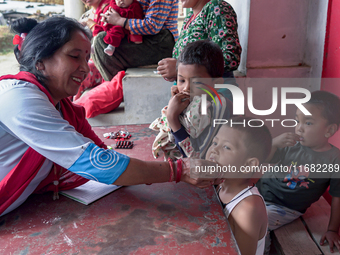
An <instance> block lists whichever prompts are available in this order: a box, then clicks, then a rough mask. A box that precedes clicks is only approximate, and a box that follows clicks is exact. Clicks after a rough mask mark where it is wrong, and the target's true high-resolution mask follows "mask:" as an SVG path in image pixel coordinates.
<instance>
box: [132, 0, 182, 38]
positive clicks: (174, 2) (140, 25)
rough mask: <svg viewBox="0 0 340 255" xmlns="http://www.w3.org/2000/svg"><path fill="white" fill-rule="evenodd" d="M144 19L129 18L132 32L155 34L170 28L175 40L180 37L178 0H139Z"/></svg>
mask: <svg viewBox="0 0 340 255" xmlns="http://www.w3.org/2000/svg"><path fill="white" fill-rule="evenodd" d="M139 3H140V4H141V6H142V8H143V11H144V15H145V17H144V19H129V27H130V32H131V34H135V35H154V34H157V33H158V32H159V31H160V30H161V29H168V30H169V31H170V32H171V33H172V35H173V36H174V38H175V40H177V38H178V29H177V15H178V0H139Z"/></svg>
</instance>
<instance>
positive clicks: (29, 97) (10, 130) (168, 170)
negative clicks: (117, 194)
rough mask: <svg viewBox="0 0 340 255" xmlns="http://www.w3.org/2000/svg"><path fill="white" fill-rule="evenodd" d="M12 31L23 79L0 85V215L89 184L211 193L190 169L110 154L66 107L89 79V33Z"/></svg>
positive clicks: (51, 27) (55, 26)
mask: <svg viewBox="0 0 340 255" xmlns="http://www.w3.org/2000/svg"><path fill="white" fill-rule="evenodd" d="M12 28H13V29H14V31H16V32H18V33H19V34H20V36H19V35H17V36H16V37H15V40H14V42H15V43H16V44H17V46H16V47H15V55H16V57H17V60H18V62H19V64H20V72H19V73H18V74H17V75H6V76H2V77H1V78H0V109H1V110H0V139H1V143H0V215H4V214H6V213H8V212H10V211H11V210H13V209H15V208H16V207H18V206H19V205H20V204H22V203H23V202H24V201H25V200H26V199H27V197H28V196H29V195H30V194H32V193H33V192H45V191H54V192H55V193H54V194H55V195H56V196H57V193H58V190H65V189H70V188H74V187H77V186H79V185H82V184H83V183H85V182H87V181H88V180H89V179H90V180H95V181H98V182H102V183H107V184H116V185H125V186H127V185H134V184H143V183H156V182H166V181H177V182H178V181H185V182H188V183H192V184H195V185H196V186H198V187H206V186H209V185H211V182H210V180H200V179H192V178H190V169H189V167H187V166H189V164H185V162H181V161H179V162H177V163H174V162H144V161H140V160H137V159H133V158H129V157H127V156H125V155H123V154H120V153H117V152H116V151H113V150H107V147H106V145H105V144H104V143H103V142H102V141H101V140H100V139H99V138H98V136H97V135H96V134H95V133H94V132H93V131H92V129H91V126H90V125H89V123H88V122H87V120H86V118H85V112H84V109H83V108H82V107H80V106H76V105H74V104H73V103H72V102H71V101H70V100H69V99H68V97H70V96H73V95H75V94H76V93H77V91H78V88H79V86H80V84H81V82H82V81H83V80H84V79H85V77H86V76H87V74H88V72H89V67H88V64H87V62H88V60H89V58H90V51H91V43H90V38H91V34H90V33H89V32H88V30H86V29H85V28H84V27H83V25H81V24H80V23H79V22H77V21H75V20H73V19H68V18H61V17H53V18H49V19H47V20H45V21H43V22H41V23H37V21H35V20H32V19H26V18H22V19H19V20H17V21H15V22H14V23H13V25H12ZM182 163H183V164H182Z"/></svg>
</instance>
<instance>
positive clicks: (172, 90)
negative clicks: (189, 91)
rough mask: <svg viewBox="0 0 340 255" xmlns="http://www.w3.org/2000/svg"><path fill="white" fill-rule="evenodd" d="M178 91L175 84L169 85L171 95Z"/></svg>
mask: <svg viewBox="0 0 340 255" xmlns="http://www.w3.org/2000/svg"><path fill="white" fill-rule="evenodd" d="M178 93H179V90H178V87H177V85H174V86H172V87H171V97H173V96H174V95H176V94H178Z"/></svg>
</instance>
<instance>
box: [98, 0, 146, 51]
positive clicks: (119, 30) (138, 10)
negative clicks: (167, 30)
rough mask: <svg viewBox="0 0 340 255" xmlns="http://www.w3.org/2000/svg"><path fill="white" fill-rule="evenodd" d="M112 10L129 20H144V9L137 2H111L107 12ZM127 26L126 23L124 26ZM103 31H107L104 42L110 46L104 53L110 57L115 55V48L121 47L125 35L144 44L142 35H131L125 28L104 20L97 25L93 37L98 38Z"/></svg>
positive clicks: (112, 0) (115, 0) (135, 41)
mask: <svg viewBox="0 0 340 255" xmlns="http://www.w3.org/2000/svg"><path fill="white" fill-rule="evenodd" d="M110 8H112V9H114V10H115V11H116V12H118V13H119V15H120V16H121V17H125V18H127V19H131V18H133V19H143V9H142V7H141V6H140V4H139V3H138V1H137V0H111V2H110V5H109V6H108V7H107V10H106V11H109V9H110ZM106 11H104V12H103V13H105V12H106ZM127 19H126V21H127ZM125 24H126V22H125V23H124V25H125ZM102 31H106V36H105V37H104V42H105V43H107V44H108V46H107V47H106V48H105V49H104V52H105V53H106V54H107V55H109V56H112V55H113V52H114V50H115V48H116V47H118V46H119V45H120V42H121V40H122V39H123V38H124V37H125V35H129V39H130V41H131V42H134V43H142V36H141V35H131V34H130V33H129V31H128V30H127V29H125V28H124V27H121V26H113V25H111V24H109V23H106V22H104V19H102V20H101V21H100V22H99V24H98V25H95V27H94V31H93V35H94V36H96V35H97V34H98V33H99V32H102Z"/></svg>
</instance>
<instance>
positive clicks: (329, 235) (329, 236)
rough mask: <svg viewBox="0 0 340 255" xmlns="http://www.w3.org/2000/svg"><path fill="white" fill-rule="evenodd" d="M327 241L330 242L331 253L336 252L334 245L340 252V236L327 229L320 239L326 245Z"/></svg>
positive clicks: (321, 243)
mask: <svg viewBox="0 0 340 255" xmlns="http://www.w3.org/2000/svg"><path fill="white" fill-rule="evenodd" d="M325 241H327V242H328V244H329V250H330V252H331V253H333V252H334V246H336V248H338V251H339V252H340V244H339V243H340V236H339V235H338V234H337V233H336V232H333V231H327V232H326V233H325V234H324V235H323V236H322V237H321V240H320V245H324V244H325Z"/></svg>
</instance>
